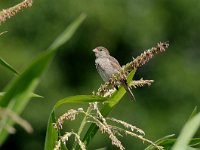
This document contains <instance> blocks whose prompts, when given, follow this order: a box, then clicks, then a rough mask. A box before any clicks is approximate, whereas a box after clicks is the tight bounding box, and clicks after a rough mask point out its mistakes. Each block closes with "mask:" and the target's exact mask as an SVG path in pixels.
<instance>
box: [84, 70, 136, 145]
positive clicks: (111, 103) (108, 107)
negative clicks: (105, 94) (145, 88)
mask: <svg viewBox="0 0 200 150" xmlns="http://www.w3.org/2000/svg"><path fill="white" fill-rule="evenodd" d="M135 72H136V70H133V71H132V72H131V73H130V74H129V76H128V83H130V81H131V80H132V78H133V76H134V74H135ZM125 93H126V90H125V89H124V88H123V87H120V88H119V89H118V90H117V91H116V92H115V93H113V95H112V96H111V97H110V98H108V103H105V105H104V106H103V108H102V109H101V114H102V115H103V116H104V117H106V116H107V115H108V114H109V113H110V112H111V111H112V109H113V108H114V107H115V106H116V105H117V103H118V102H119V101H120V100H121V98H122V97H123V96H124V94H125ZM97 131H98V127H97V126H96V125H95V124H91V125H90V127H89V129H88V130H87V132H86V134H85V136H84V138H83V142H84V143H85V145H86V146H88V144H89V143H90V140H91V139H92V138H93V137H94V135H95V134H96V133H97Z"/></svg>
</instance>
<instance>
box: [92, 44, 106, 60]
mask: <svg viewBox="0 0 200 150" xmlns="http://www.w3.org/2000/svg"><path fill="white" fill-rule="evenodd" d="M92 51H93V52H94V53H95V56H96V57H104V56H108V55H110V54H109V51H108V50H107V49H106V48H105V47H102V46H99V47H96V48H95V49H93V50H92Z"/></svg>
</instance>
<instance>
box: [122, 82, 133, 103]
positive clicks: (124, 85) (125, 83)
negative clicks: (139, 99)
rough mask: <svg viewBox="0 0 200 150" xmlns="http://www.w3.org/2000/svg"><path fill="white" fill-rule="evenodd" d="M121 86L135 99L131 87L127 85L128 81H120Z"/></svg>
mask: <svg viewBox="0 0 200 150" xmlns="http://www.w3.org/2000/svg"><path fill="white" fill-rule="evenodd" d="M122 86H123V87H124V89H125V90H126V92H127V93H128V95H129V97H130V98H131V99H132V100H133V101H135V96H134V95H133V93H132V91H131V88H130V87H129V86H128V83H127V82H126V81H123V82H122Z"/></svg>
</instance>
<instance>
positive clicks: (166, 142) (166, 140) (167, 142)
mask: <svg viewBox="0 0 200 150" xmlns="http://www.w3.org/2000/svg"><path fill="white" fill-rule="evenodd" d="M174 136H175V134H171V135H167V136H165V137H162V138H160V139H158V140H157V141H155V142H154V143H155V144H157V145H160V146H163V147H164V148H165V149H166V148H168V147H169V146H170V147H171V146H172V145H173V144H174V142H175V139H171V138H172V137H174ZM145 150H156V148H155V147H154V146H153V145H149V146H148V147H147V148H145Z"/></svg>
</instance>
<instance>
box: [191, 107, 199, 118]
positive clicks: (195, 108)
mask: <svg viewBox="0 0 200 150" xmlns="http://www.w3.org/2000/svg"><path fill="white" fill-rule="evenodd" d="M196 114H197V106H195V107H194V109H193V111H192V113H191V115H190V117H189V119H191V118H193V117H194V116H195V115H196Z"/></svg>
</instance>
